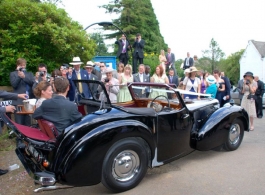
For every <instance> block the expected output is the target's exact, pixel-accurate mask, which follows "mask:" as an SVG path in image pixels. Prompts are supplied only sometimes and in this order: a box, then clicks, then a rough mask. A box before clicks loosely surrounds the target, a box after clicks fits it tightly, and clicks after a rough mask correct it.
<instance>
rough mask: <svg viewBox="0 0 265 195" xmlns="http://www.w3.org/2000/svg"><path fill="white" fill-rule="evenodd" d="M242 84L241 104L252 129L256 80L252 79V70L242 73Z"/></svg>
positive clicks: (254, 115)
mask: <svg viewBox="0 0 265 195" xmlns="http://www.w3.org/2000/svg"><path fill="white" fill-rule="evenodd" d="M244 78H245V79H244V84H243V89H242V93H244V96H243V99H242V102H241V106H242V107H243V108H244V109H245V110H246V111H247V113H248V116H249V120H250V130H251V131H253V130H254V117H256V116H257V115H256V106H255V98H254V96H253V95H255V92H256V89H257V82H256V81H255V80H254V76H253V73H252V72H246V73H245V74H244Z"/></svg>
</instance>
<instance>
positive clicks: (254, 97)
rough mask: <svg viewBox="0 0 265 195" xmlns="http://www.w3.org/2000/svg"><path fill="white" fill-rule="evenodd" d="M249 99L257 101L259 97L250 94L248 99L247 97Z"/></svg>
mask: <svg viewBox="0 0 265 195" xmlns="http://www.w3.org/2000/svg"><path fill="white" fill-rule="evenodd" d="M247 99H249V100H250V99H253V100H256V99H257V96H256V95H254V94H249V95H248V97H247Z"/></svg>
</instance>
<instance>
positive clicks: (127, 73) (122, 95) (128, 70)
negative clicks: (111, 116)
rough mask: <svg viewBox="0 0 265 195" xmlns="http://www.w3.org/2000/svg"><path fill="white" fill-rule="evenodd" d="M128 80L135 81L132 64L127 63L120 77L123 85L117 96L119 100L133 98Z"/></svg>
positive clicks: (123, 100) (124, 100) (125, 100)
mask: <svg viewBox="0 0 265 195" xmlns="http://www.w3.org/2000/svg"><path fill="white" fill-rule="evenodd" d="M128 82H133V76H132V66H131V65H130V64H127V65H126V66H125V67H124V73H123V74H121V76H120V78H119V83H120V84H121V86H120V90H119V93H118V98H117V99H118V102H127V101H131V100H132V97H131V94H130V92H129V89H128V87H127V83H128Z"/></svg>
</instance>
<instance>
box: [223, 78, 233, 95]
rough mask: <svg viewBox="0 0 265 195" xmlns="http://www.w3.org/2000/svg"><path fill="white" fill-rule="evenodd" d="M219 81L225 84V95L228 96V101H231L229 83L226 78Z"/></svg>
mask: <svg viewBox="0 0 265 195" xmlns="http://www.w3.org/2000/svg"><path fill="white" fill-rule="evenodd" d="M221 79H223V80H224V82H225V95H229V99H231V95H230V91H231V83H230V80H229V79H228V78H227V77H221Z"/></svg>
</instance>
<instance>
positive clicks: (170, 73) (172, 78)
mask: <svg viewBox="0 0 265 195" xmlns="http://www.w3.org/2000/svg"><path fill="white" fill-rule="evenodd" d="M168 81H169V83H170V84H175V85H176V87H178V86H179V78H178V76H175V75H174V70H173V69H169V71H168Z"/></svg>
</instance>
